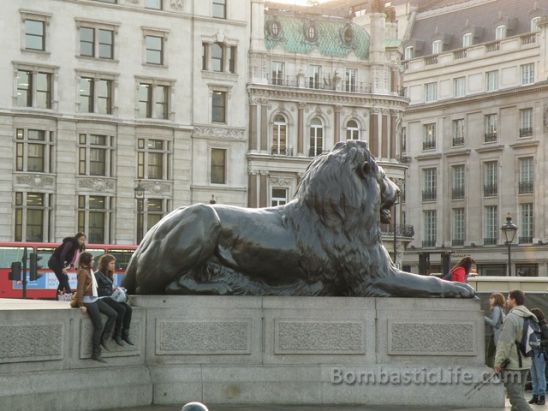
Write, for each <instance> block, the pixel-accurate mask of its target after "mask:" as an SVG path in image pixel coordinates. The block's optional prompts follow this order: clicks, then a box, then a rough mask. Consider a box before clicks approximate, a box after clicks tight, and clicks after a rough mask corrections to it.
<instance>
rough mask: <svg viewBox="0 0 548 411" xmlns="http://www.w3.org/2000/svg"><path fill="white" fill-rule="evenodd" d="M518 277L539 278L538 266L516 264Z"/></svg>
mask: <svg viewBox="0 0 548 411" xmlns="http://www.w3.org/2000/svg"><path fill="white" fill-rule="evenodd" d="M516 275H518V276H520V277H538V264H516Z"/></svg>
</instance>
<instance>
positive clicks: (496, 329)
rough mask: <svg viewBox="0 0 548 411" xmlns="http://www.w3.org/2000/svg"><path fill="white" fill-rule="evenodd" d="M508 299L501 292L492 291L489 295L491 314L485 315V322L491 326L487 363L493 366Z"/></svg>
mask: <svg viewBox="0 0 548 411" xmlns="http://www.w3.org/2000/svg"><path fill="white" fill-rule="evenodd" d="M505 305H506V301H505V300H504V296H503V295H502V294H501V293H492V294H491V295H490V296H489V307H491V316H490V317H489V316H485V317H484V319H485V322H486V324H488V325H489V326H490V327H491V331H492V333H491V338H490V339H489V343H488V346H487V361H486V363H487V365H489V366H491V367H492V366H493V361H494V359H495V351H496V349H497V342H498V340H499V338H500V333H501V332H502V323H503V321H504V306H505Z"/></svg>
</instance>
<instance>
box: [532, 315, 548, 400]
mask: <svg viewBox="0 0 548 411" xmlns="http://www.w3.org/2000/svg"><path fill="white" fill-rule="evenodd" d="M531 312H532V313H533V314H535V316H536V317H537V319H538V323H539V326H540V330H541V332H542V340H541V345H540V347H538V348H535V349H534V350H533V364H532V366H531V384H532V385H533V398H531V400H529V404H537V405H544V404H545V403H546V358H544V351H545V346H546V344H547V343H548V341H547V340H548V324H547V323H546V320H545V319H544V313H543V312H542V310H541V309H540V308H533V309H532V310H531Z"/></svg>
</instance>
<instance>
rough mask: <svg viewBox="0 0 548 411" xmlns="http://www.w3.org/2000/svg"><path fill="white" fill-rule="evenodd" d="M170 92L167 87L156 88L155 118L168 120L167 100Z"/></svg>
mask: <svg viewBox="0 0 548 411" xmlns="http://www.w3.org/2000/svg"><path fill="white" fill-rule="evenodd" d="M168 90H169V87H167V86H156V87H154V117H155V118H163V119H167V118H168V113H167V106H168V104H167V99H168Z"/></svg>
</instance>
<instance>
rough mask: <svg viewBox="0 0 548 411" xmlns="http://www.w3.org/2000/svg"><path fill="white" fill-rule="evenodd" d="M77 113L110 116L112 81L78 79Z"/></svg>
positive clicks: (87, 78)
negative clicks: (78, 97)
mask: <svg viewBox="0 0 548 411" xmlns="http://www.w3.org/2000/svg"><path fill="white" fill-rule="evenodd" d="M79 95H80V99H79V103H80V104H79V111H80V112H81V113H98V114H112V80H105V79H94V78H89V77H81V78H80V88H79Z"/></svg>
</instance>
